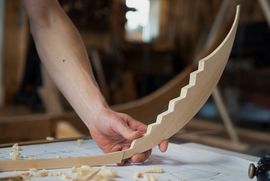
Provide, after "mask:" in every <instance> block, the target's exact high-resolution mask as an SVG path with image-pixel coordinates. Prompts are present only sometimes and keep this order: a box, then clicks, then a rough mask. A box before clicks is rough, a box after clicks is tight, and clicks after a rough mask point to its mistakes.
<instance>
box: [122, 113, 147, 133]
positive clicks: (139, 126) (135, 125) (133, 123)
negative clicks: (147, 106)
mask: <svg viewBox="0 0 270 181" xmlns="http://www.w3.org/2000/svg"><path fill="white" fill-rule="evenodd" d="M127 121H128V125H129V127H130V128H131V129H133V130H139V131H141V132H142V133H145V132H146V131H147V125H145V124H143V123H142V122H140V121H137V120H136V119H134V118H132V117H130V116H128V115H127Z"/></svg>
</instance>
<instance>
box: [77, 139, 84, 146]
mask: <svg viewBox="0 0 270 181" xmlns="http://www.w3.org/2000/svg"><path fill="white" fill-rule="evenodd" d="M76 142H77V144H78V145H81V144H83V142H84V140H83V139H77V141H76Z"/></svg>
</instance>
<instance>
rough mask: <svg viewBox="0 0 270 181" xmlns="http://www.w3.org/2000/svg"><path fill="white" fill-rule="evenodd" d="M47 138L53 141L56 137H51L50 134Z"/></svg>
mask: <svg viewBox="0 0 270 181" xmlns="http://www.w3.org/2000/svg"><path fill="white" fill-rule="evenodd" d="M46 140H48V141H53V140H55V138H54V137H51V136H48V137H46Z"/></svg>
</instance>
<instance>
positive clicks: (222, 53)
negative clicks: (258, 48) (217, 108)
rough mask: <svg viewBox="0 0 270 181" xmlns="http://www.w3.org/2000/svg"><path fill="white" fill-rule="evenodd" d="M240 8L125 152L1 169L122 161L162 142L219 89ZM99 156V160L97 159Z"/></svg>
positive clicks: (10, 163) (21, 162)
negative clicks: (165, 107)
mask: <svg viewBox="0 0 270 181" xmlns="http://www.w3.org/2000/svg"><path fill="white" fill-rule="evenodd" d="M239 11H240V7H239V6H237V11H236V15H235V20H234V22H233V25H232V28H231V30H230V31H229V33H228V35H227V36H226V38H225V39H224V41H223V42H222V43H221V44H220V45H219V46H218V47H217V48H216V49H215V50H214V51H213V52H212V53H211V54H210V55H208V56H207V57H205V58H203V59H202V60H200V61H199V66H198V70H196V71H194V72H192V73H191V74H190V81H189V84H188V85H187V86H185V87H183V88H182V90H181V94H180V96H179V97H177V98H175V99H173V100H171V101H170V103H169V106H168V110H167V111H165V112H163V113H161V114H159V115H158V116H157V120H156V122H155V123H153V124H151V125H149V126H148V129H147V133H146V134H145V135H144V136H143V137H141V138H139V139H136V140H134V141H133V142H132V144H131V147H130V148H129V149H127V150H124V151H119V152H114V153H109V154H105V155H100V156H97V157H92V158H91V157H88V158H86V157H74V158H66V159H60V160H55V159H52V160H50V159H49V160H18V161H10V160H8V161H7V160H5V161H4V160H2V161H0V170H14V169H17V170H18V169H29V168H33V167H36V168H56V167H57V168H60V167H69V166H70V165H76V164H78V163H80V164H87V165H99V164H109V163H119V162H120V161H121V160H122V159H126V158H130V157H131V156H132V155H134V154H136V153H141V152H144V151H146V150H149V149H151V148H153V147H154V146H156V145H158V144H159V143H160V142H161V141H162V140H164V139H168V138H170V137H171V136H173V135H174V134H175V133H177V132H178V131H179V130H180V129H181V128H183V127H184V126H185V125H186V124H187V123H188V122H189V121H190V120H191V119H192V117H193V116H194V115H195V114H196V113H197V111H198V110H199V109H200V108H201V106H202V105H203V104H204V103H205V101H206V100H207V99H208V97H209V96H210V95H211V93H212V91H213V89H214V88H215V86H216V84H217V82H218V80H219V78H220V76H221V74H222V72H223V70H224V68H225V65H226V63H227V60H228V58H229V55H230V52H231V48H232V45H233V42H234V38H235V34H236V30H237V26H238V20H239V13H240V12H239ZM96 158H98V159H96Z"/></svg>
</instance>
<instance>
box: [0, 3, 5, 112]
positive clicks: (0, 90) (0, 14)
mask: <svg viewBox="0 0 270 181" xmlns="http://www.w3.org/2000/svg"><path fill="white" fill-rule="evenodd" d="M4 7H5V1H4V0H0V107H2V106H3V105H4V84H3V58H4V57H3V48H4V47H3V42H4V36H3V34H4V15H5V12H4V11H5V9H4Z"/></svg>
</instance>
